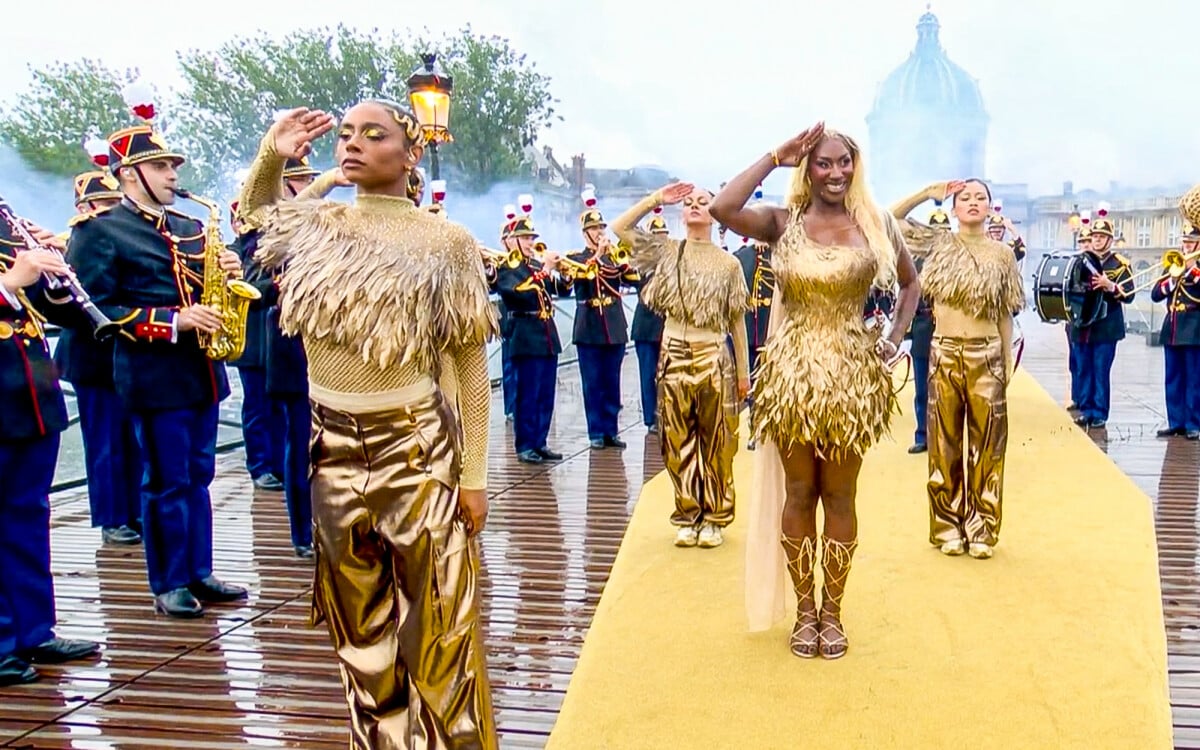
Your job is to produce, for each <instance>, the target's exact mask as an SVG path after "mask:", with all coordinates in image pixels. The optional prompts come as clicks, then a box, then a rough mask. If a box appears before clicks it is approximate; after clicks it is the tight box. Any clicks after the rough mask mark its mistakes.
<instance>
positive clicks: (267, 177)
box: [237, 132, 287, 230]
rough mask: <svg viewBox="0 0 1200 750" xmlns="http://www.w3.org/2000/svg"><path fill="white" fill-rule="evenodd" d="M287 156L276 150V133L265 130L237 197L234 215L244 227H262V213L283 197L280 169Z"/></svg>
mask: <svg viewBox="0 0 1200 750" xmlns="http://www.w3.org/2000/svg"><path fill="white" fill-rule="evenodd" d="M286 165H287V159H286V158H285V157H282V156H280V155H279V154H278V153H276V151H275V136H274V135H272V134H271V133H269V132H268V133H267V134H266V135H265V136H263V139H262V142H261V143H259V145H258V154H257V155H256V156H255V157H254V161H253V162H251V163H250V174H248V175H247V176H246V182H245V184H244V185H242V192H241V194H240V195H239V196H238V208H237V217H238V220H239V221H241V222H242V224H244V225H245V227H246V229H247V230H250V229H262V227H263V224H264V222H265V216H264V214H265V213H266V211H267V210H268V209H269V208H270V207H271V206H274V205H275V204H276V203H278V202H279V201H280V199H281V198H282V197H283V168H284V167H285V166H286Z"/></svg>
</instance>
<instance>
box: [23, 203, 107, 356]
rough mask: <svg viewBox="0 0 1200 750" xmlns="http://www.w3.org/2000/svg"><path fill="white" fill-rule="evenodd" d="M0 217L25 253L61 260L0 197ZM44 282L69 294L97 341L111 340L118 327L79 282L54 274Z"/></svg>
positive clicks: (59, 254)
mask: <svg viewBox="0 0 1200 750" xmlns="http://www.w3.org/2000/svg"><path fill="white" fill-rule="evenodd" d="M0 216H3V217H4V221H5V222H6V223H7V224H8V226H9V228H11V229H12V231H13V234H14V235H15V236H16V237H17V238H18V239H19V240H21V242H23V243H24V244H25V248H26V250H25V251H26V252H37V253H53V254H54V255H55V256H57V257H58V258H59V259H62V258H63V254H62V252H60V251H59V250H58V248H54V247H47V246H46V245H43V244H42V243H40V242H38V241H37V240H36V239H34V237H33V235H32V234H30V232H29V229H28V228H27V227H26V226H25V223H24V222H23V221H22V220H21V218H20V217H18V216H17V215H16V214H15V213H13V210H12V207H10V206H9V205H8V201H6V200H4V198H2V197H0ZM43 278H45V280H46V286H48V287H50V288H51V289H66V290H67V291H69V292H70V293H71V299H72V300H73V301H74V302H75V304H77V305H79V307H80V309H82V310H83V312H84V314H85V315H87V316H88V320H90V321H91V323H92V335H93V336H95V337H96V340H97V341H104V340H106V339H109V338H112V337H113V336H114V335H115V334H116V333H117V331H118V330H120V328H121V327H120V326H119V325H117V324H116V323H114V322H112V321H111V320H109V318H108V316H107V315H105V314H104V313H102V312H100V308H98V307H96V305H95V303H94V302H92V298H91V296H90V295H89V294H88V293H87V290H86V289H84V288H83V287H82V286H80V284H79V282H78V281H76V280H75V278H74V277H72V276H56V275H54V274H49V273H47V274H43Z"/></svg>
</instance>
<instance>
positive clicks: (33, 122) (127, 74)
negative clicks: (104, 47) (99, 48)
mask: <svg viewBox="0 0 1200 750" xmlns="http://www.w3.org/2000/svg"><path fill="white" fill-rule="evenodd" d="M30 72H31V73H32V75H33V80H32V82H31V83H30V85H29V89H28V90H27V91H26V92H25V93H24V94H23V95H22V96H20V97H19V98H18V99H17V100H16V101H15V103H13V104H12V105H11V106H8V107H4V108H3V109H0V140H3V141H4V142H5V143H7V144H8V145H10V146H12V147H13V149H14V150H16V152H17V153H18V154H20V155H21V157H22V158H23V159H24V160H25V162H26V163H27V164H29V166H31V167H32V168H34V169H36V170H38V171H40V172H48V173H50V174H56V175H74V174H78V173H79V172H81V171H83V170H86V169H89V168H92V164H91V161H89V159H88V156H87V153H86V152H85V151H84V150H83V141H84V139H85V138H86V137H87V136H88V135H89V133H91V132H94V133H95V134H96V135H99V136H100V137H101V138H103V137H104V136H107V135H108V134H109V133H112V132H113V131H115V130H118V129H120V128H123V127H128V126H130V125H133V124H134V123H135V122H136V120H135V119H134V116H133V113H132V112H130V111H129V108H128V107H126V106H125V102H124V100H123V99H122V98H121V89H122V88H124V87H125V85H126V84H128V83H130V82H132V81H133V80H135V79H136V78H137V71H136V70H113V69H111V68H108V67H105V66H104V65H103V64H101V63H99V62H96V61H95V60H89V59H83V60H77V61H75V62H67V63H55V64H53V65H50V66H49V67H46V68H43V69H40V70H35V69H32V68H31V69H30Z"/></svg>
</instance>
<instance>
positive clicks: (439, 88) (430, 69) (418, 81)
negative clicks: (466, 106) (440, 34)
mask: <svg viewBox="0 0 1200 750" xmlns="http://www.w3.org/2000/svg"><path fill="white" fill-rule="evenodd" d="M453 88H454V79H453V78H451V77H450V76H448V75H446V73H445V71H443V70H442V68H441V66H440V65H438V61H437V55H435V54H433V53H432V52H426V53H425V54H423V55H421V67H419V68H417V69H416V70H414V71H413V73H412V75H410V76H409V77H408V100H409V102H410V103H411V104H412V108H413V114H415V115H416V116H417V120H418V121H420V123H421V129H422V130H424V131H425V137H426V140H428V142H429V152H430V155H429V158H430V170H429V171H430V178H431V179H433V180H440V179H441V177H442V174H441V168H440V165H439V164H438V146H439V145H440V144H442V143H453V142H454V138H453V137H452V136H451V135H450V92H451V91H452V90H453Z"/></svg>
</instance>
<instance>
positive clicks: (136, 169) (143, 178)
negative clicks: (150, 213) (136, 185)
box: [130, 164, 166, 208]
mask: <svg viewBox="0 0 1200 750" xmlns="http://www.w3.org/2000/svg"><path fill="white" fill-rule="evenodd" d="M130 169H132V170H133V173H134V174H136V175H137V176H138V182H140V183H142V190H144V191H146V196H147V197H148V198H149V199H150V200H152V201H154V202H155V203H157V204H158V205H159V206H162V207H164V208H165V207H166V204H165V203H163V202H162V199H160V198H159V197H158V196H157V195H156V194H155V193H154V191H153V190H151V189H150V183H148V182H146V175H144V174H142V167H141V165H138V164H135V165H134V166H132V167H130Z"/></svg>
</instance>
